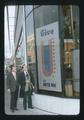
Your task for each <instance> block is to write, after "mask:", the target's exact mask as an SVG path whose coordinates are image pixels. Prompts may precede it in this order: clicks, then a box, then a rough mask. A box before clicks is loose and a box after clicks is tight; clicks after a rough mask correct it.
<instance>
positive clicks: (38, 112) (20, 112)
mask: <svg viewBox="0 0 84 120" xmlns="http://www.w3.org/2000/svg"><path fill="white" fill-rule="evenodd" d="M9 106H10V94H9V92H8V91H7V90H6V92H5V114H7V115H57V114H54V113H49V112H47V111H44V110H40V109H38V108H35V107H34V109H30V108H28V109H27V110H24V109H23V99H22V98H19V99H18V106H17V107H18V109H19V110H18V111H15V112H14V113H12V112H11V111H10V108H9Z"/></svg>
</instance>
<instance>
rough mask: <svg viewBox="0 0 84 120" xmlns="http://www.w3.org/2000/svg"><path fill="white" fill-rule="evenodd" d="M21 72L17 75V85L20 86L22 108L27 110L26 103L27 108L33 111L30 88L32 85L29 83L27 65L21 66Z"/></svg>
mask: <svg viewBox="0 0 84 120" xmlns="http://www.w3.org/2000/svg"><path fill="white" fill-rule="evenodd" d="M22 69H23V71H22V72H21V73H20V75H19V83H20V85H21V89H22V91H23V108H24V110H26V109H27V103H28V108H31V109H33V107H32V96H31V95H32V88H33V84H32V83H31V80H30V79H31V78H30V75H29V73H28V71H27V65H26V64H23V65H22Z"/></svg>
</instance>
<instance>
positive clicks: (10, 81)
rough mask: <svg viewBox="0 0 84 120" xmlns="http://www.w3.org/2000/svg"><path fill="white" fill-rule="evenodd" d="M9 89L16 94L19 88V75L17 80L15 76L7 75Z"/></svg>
mask: <svg viewBox="0 0 84 120" xmlns="http://www.w3.org/2000/svg"><path fill="white" fill-rule="evenodd" d="M7 88H8V89H10V91H11V92H14V91H15V90H16V89H17V88H18V75H17V73H16V80H15V78H14V76H13V74H12V73H11V72H10V73H8V75H7Z"/></svg>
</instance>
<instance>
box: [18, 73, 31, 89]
mask: <svg viewBox="0 0 84 120" xmlns="http://www.w3.org/2000/svg"><path fill="white" fill-rule="evenodd" d="M29 77H30V75H29ZM29 79H30V78H29ZM19 84H20V85H21V89H22V90H23V91H24V90H25V85H26V76H25V74H24V72H21V73H20V74H19Z"/></svg>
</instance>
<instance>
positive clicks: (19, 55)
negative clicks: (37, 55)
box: [16, 29, 25, 67]
mask: <svg viewBox="0 0 84 120" xmlns="http://www.w3.org/2000/svg"><path fill="white" fill-rule="evenodd" d="M18 41H19V43H18V47H17V49H16V66H17V67H19V66H21V64H22V63H24V55H25V54H24V42H23V30H22V29H21V32H20V38H19V40H18Z"/></svg>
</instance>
